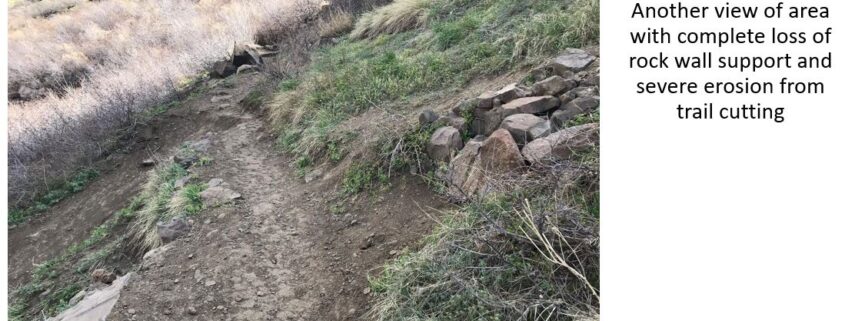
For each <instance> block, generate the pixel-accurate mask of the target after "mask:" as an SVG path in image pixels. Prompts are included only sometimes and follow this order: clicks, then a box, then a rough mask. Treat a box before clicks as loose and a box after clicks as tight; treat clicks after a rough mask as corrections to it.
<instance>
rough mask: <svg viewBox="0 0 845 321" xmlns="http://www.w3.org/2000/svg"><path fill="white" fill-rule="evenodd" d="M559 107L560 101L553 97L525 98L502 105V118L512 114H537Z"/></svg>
mask: <svg viewBox="0 0 845 321" xmlns="http://www.w3.org/2000/svg"><path fill="white" fill-rule="evenodd" d="M559 105H560V100H559V99H558V98H557V97H554V96H537V97H525V98H519V99H516V100H514V101H511V102H509V103H507V104H504V105H502V115H503V116H504V117H507V116H510V115H514V114H539V113H543V112H546V111H549V110H551V109H554V108H555V107H557V106H559Z"/></svg>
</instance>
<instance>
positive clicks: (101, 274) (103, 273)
mask: <svg viewBox="0 0 845 321" xmlns="http://www.w3.org/2000/svg"><path fill="white" fill-rule="evenodd" d="M115 279H117V277H116V276H115V275H114V273H112V272H111V271H107V270H105V269H96V270H94V271H93V272H91V280H93V281H94V282H100V283H103V284H111V283H112V282H114V280H115Z"/></svg>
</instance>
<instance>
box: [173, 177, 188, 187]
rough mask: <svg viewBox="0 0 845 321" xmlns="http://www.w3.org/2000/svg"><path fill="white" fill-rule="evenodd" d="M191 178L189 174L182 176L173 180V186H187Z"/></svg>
mask: <svg viewBox="0 0 845 321" xmlns="http://www.w3.org/2000/svg"><path fill="white" fill-rule="evenodd" d="M190 180H191V178H190V177H188V176H183V177H180V178H179V179H177V180H176V181H175V182H173V187H175V188H182V187H185V185H188V182H189V181H190Z"/></svg>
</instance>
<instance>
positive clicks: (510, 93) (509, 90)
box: [494, 83, 531, 103]
mask: <svg viewBox="0 0 845 321" xmlns="http://www.w3.org/2000/svg"><path fill="white" fill-rule="evenodd" d="M530 95H531V90H529V89H528V88H525V87H522V86H520V85H519V84H517V83H512V84H509V85H507V86H505V87H503V88H502V89H499V91H497V92H496V93H495V97H494V98H498V99H499V100H500V101H502V102H503V103H507V102H509V101H511V100H514V99H517V98H522V97H526V96H530Z"/></svg>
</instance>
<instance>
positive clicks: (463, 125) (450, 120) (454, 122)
mask: <svg viewBox="0 0 845 321" xmlns="http://www.w3.org/2000/svg"><path fill="white" fill-rule="evenodd" d="M444 118H445V123H446V125H448V126H452V127H454V128H455V129H457V130H458V131H460V132H461V133H466V132H467V130H469V126H468V125H467V120H466V119H464V118H463V117H461V116H458V115H455V114H449V115H447V116H446V117H444Z"/></svg>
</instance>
